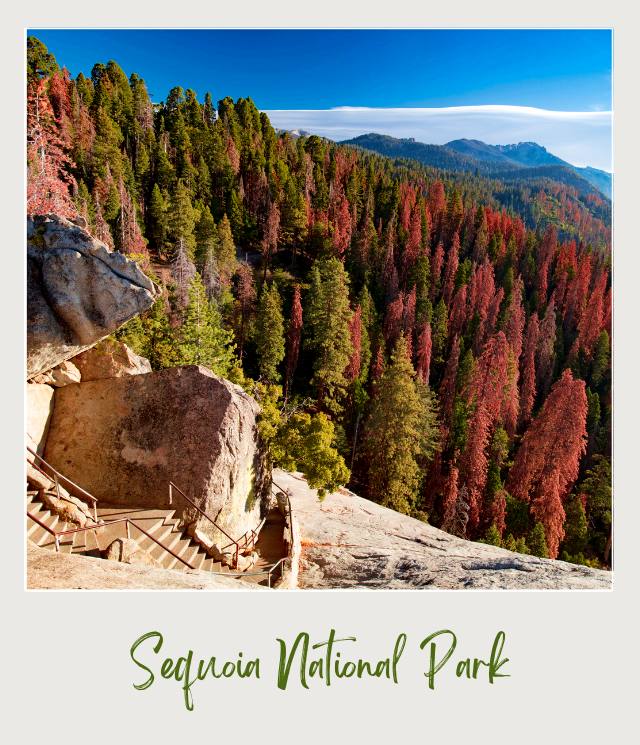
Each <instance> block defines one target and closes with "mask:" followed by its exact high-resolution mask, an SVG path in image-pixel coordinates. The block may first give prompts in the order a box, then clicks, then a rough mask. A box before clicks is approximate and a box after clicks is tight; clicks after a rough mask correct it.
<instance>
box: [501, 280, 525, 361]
mask: <svg viewBox="0 0 640 745" xmlns="http://www.w3.org/2000/svg"><path fill="white" fill-rule="evenodd" d="M524 324H525V313H524V308H523V306H522V279H521V278H520V277H518V279H517V280H516V281H515V282H514V285H513V289H512V291H511V302H510V303H509V308H508V311H507V323H506V329H505V333H506V336H507V341H508V342H509V346H510V347H511V350H512V351H513V358H514V360H515V361H516V364H517V363H518V362H519V360H520V355H521V354H522V335H523V333H524Z"/></svg>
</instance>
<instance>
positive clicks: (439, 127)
mask: <svg viewBox="0 0 640 745" xmlns="http://www.w3.org/2000/svg"><path fill="white" fill-rule="evenodd" d="M266 113H267V114H268V116H269V119H270V120H271V123H272V124H273V126H274V127H278V128H281V129H303V130H306V131H308V132H311V133H313V134H318V135H321V136H324V137H329V138H330V139H333V140H346V139H349V138H351V137H357V136H358V135H361V134H366V133H367V132H377V133H379V134H387V135H391V136H393V137H414V138H415V139H416V140H417V141H418V142H427V143H429V144H434V145H443V144H444V143H445V142H449V141H450V140H457V139H459V138H463V137H464V138H468V139H475V140H482V141H483V142H487V143H489V144H490V145H506V144H510V143H515V142H527V141H531V142H537V143H538V144H540V145H544V147H546V148H547V150H549V152H552V153H554V155H558V156H559V157H560V158H563V159H564V160H566V161H568V162H569V163H573V164H574V165H576V166H584V165H590V166H593V167H595V168H602V169H603V170H606V171H610V170H611V125H612V114H611V112H610V111H550V110H547V109H536V108H532V107H528V106H494V105H485V106H451V107H447V108H438V109H435V108H433V109H426V108H400V109H377V108H367V107H357V106H340V107H337V108H333V109H306V110H304V109H300V110H285V109H279V110H271V111H266Z"/></svg>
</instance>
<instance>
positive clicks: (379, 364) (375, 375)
mask: <svg viewBox="0 0 640 745" xmlns="http://www.w3.org/2000/svg"><path fill="white" fill-rule="evenodd" d="M384 368H385V364H384V352H383V351H382V347H381V346H379V347H378V350H377V352H376V356H375V360H374V362H373V365H372V367H371V380H372V381H373V382H374V383H377V382H378V381H379V380H380V378H381V377H382V375H383V373H384Z"/></svg>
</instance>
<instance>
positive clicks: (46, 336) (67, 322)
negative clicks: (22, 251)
mask: <svg viewBox="0 0 640 745" xmlns="http://www.w3.org/2000/svg"><path fill="white" fill-rule="evenodd" d="M156 295H157V288H156V287H155V285H154V284H153V282H152V281H151V280H150V279H149V278H148V277H147V276H146V275H145V274H144V273H143V272H142V270H141V269H140V268H139V267H138V265H137V264H136V263H135V261H131V260H130V259H127V257H126V256H124V254H121V253H118V252H116V251H109V249H108V248H107V247H106V246H105V245H104V244H103V243H101V242H100V241H98V240H96V239H95V238H92V237H91V235H89V233H88V232H87V231H86V230H84V229H83V228H81V227H79V226H78V225H75V224H74V223H72V222H70V221H69V220H65V219H64V218H62V217H58V216H57V215H44V216H34V217H31V218H29V219H28V221H27V378H32V377H33V376H35V375H37V374H38V373H41V372H44V371H46V370H49V369H51V368H52V367H55V366H56V365H58V364H60V363H61V362H64V361H65V360H68V359H69V358H71V357H74V356H75V355H77V354H79V353H80V352H83V351H84V350H85V349H88V348H89V347H91V346H93V345H94V344H95V343H96V342H97V341H99V340H100V339H103V338H104V337H106V336H108V335H109V334H111V333H113V332H114V331H115V330H116V329H118V328H119V327H120V326H122V324H123V323H125V322H126V321H128V320H129V319H130V318H133V316H135V315H138V314H139V313H142V312H143V311H145V310H147V309H148V308H150V307H151V306H152V305H153V302H154V300H155V298H156Z"/></svg>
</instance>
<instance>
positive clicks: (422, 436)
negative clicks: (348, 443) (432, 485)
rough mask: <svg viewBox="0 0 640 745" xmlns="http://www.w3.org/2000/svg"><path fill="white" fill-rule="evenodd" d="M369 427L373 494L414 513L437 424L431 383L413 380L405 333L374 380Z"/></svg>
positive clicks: (389, 504) (388, 505)
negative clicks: (377, 378)
mask: <svg viewBox="0 0 640 745" xmlns="http://www.w3.org/2000/svg"><path fill="white" fill-rule="evenodd" d="M365 432H366V437H365V443H366V444H365V450H366V454H367V456H368V480H369V494H370V496H371V498H372V499H374V500H375V501H376V502H380V503H381V504H383V505H384V506H385V507H391V508H392V509H394V510H397V511H398V512H404V513H405V514H412V513H414V512H415V511H416V510H417V509H418V506H419V505H418V496H419V493H420V486H421V483H422V477H423V474H424V466H425V464H426V462H427V461H428V460H429V458H430V457H431V455H432V454H433V450H434V445H435V442H436V437H437V432H438V425H437V420H436V414H435V407H434V405H433V402H432V400H431V396H430V394H429V393H428V389H427V388H426V387H424V386H421V385H419V384H418V383H417V382H416V380H415V372H414V370H413V367H412V365H411V361H410V360H409V357H408V354H407V344H406V341H405V339H404V337H403V336H401V337H400V338H399V339H398V341H397V343H396V346H395V348H394V350H393V354H392V355H391V364H389V365H388V366H387V368H386V369H385V371H384V373H383V375H382V377H381V379H380V380H379V381H378V383H377V384H376V387H375V391H374V396H373V400H372V402H371V409H370V413H369V418H368V419H367V422H366V425H365Z"/></svg>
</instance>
